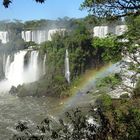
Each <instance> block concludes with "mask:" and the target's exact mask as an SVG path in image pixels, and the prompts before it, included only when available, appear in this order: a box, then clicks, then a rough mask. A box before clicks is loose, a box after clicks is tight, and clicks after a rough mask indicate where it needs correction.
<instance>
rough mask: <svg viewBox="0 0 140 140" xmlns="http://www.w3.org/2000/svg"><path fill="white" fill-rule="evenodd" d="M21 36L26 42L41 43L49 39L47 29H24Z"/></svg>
mask: <svg viewBox="0 0 140 140" xmlns="http://www.w3.org/2000/svg"><path fill="white" fill-rule="evenodd" d="M21 36H22V38H23V40H24V41H26V42H29V41H33V42H35V43H37V44H40V43H42V42H44V41H46V40H47V31H45V30H36V31H22V32H21Z"/></svg>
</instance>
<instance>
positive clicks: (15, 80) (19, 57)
mask: <svg viewBox="0 0 140 140" xmlns="http://www.w3.org/2000/svg"><path fill="white" fill-rule="evenodd" d="M26 53H27V51H20V52H18V53H16V54H15V55H14V61H13V62H12V63H11V64H10V66H7V68H8V67H9V72H7V73H6V71H5V76H6V78H7V80H8V82H9V83H10V84H11V85H14V86H17V85H19V84H23V82H24V74H23V72H24V56H25V54H26ZM7 59H9V58H7ZM6 61H7V62H8V60H6ZM7 65H8V64H7Z"/></svg>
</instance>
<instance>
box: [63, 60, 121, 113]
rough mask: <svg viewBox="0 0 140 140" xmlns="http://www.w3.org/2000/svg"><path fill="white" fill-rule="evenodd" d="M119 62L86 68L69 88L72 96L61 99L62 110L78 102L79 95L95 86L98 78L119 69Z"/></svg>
mask: <svg viewBox="0 0 140 140" xmlns="http://www.w3.org/2000/svg"><path fill="white" fill-rule="evenodd" d="M119 66H120V63H115V64H107V65H105V66H103V67H101V68H99V69H96V70H95V69H91V70H88V71H87V72H86V73H85V74H84V75H83V76H82V77H81V79H80V80H79V82H78V84H77V85H76V86H75V87H73V89H71V92H72V93H73V94H72V96H70V97H69V98H67V99H65V100H63V101H62V105H63V111H64V110H66V109H67V107H70V106H72V105H74V104H75V103H76V102H78V100H79V98H80V96H81V95H82V93H83V94H85V93H86V92H88V91H90V90H91V89H93V87H95V84H96V81H97V80H98V79H101V78H104V77H106V76H107V75H109V74H111V73H116V72H118V71H119V70H120V67H119Z"/></svg>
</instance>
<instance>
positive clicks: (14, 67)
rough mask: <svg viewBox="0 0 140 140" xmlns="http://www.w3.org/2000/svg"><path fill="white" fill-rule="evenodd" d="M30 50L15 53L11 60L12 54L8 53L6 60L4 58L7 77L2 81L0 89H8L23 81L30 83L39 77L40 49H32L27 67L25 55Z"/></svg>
mask: <svg viewBox="0 0 140 140" xmlns="http://www.w3.org/2000/svg"><path fill="white" fill-rule="evenodd" d="M27 52H28V50H23V51H19V52H17V53H15V54H14V59H13V61H12V62H11V60H10V58H11V56H10V55H8V56H7V58H6V61H5V60H4V59H3V61H5V62H3V63H5V66H4V74H5V79H4V80H3V81H1V82H0V88H1V89H0V90H1V91H8V90H9V89H10V87H11V86H18V85H21V84H23V83H30V82H34V81H37V80H38V79H39V67H38V56H39V52H38V51H31V52H30V54H29V63H28V66H27V68H25V66H24V59H25V55H26V54H27Z"/></svg>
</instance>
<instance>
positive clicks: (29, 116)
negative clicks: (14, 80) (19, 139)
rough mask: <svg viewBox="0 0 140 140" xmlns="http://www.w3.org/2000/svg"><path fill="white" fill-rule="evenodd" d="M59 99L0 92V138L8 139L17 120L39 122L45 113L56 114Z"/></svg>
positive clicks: (1, 139)
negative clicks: (21, 96)
mask: <svg viewBox="0 0 140 140" xmlns="http://www.w3.org/2000/svg"><path fill="white" fill-rule="evenodd" d="M60 108H61V105H60V101H59V100H58V99H53V98H48V97H47V98H45V97H42V98H33V97H26V98H18V97H16V96H12V95H9V94H8V93H5V94H2V93H1V94H0V140H9V138H10V137H11V136H12V134H14V133H15V132H16V130H15V125H16V123H17V122H18V121H19V120H24V121H30V122H31V123H33V124H34V125H36V124H37V123H38V124H39V123H40V122H41V121H42V120H43V119H44V118H45V117H46V116H47V115H55V116H56V115H57V113H59V110H60Z"/></svg>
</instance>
